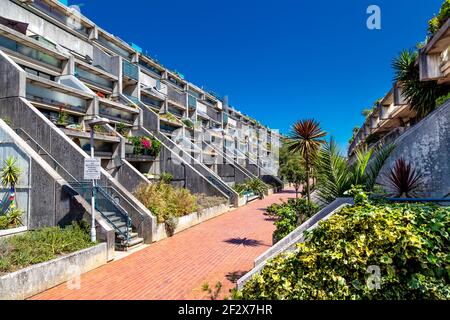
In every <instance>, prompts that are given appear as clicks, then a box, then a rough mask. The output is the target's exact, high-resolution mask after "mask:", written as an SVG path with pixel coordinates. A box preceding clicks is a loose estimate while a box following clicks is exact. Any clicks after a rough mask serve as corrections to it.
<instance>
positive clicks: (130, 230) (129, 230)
mask: <svg viewBox="0 0 450 320" xmlns="http://www.w3.org/2000/svg"><path fill="white" fill-rule="evenodd" d="M119 230H120V232H123V233H125V232H126V231H127V227H125V226H124V227H120V228H119ZM128 232H130V233H131V232H133V229H131V228H128Z"/></svg>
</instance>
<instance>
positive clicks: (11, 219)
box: [0, 208, 23, 230]
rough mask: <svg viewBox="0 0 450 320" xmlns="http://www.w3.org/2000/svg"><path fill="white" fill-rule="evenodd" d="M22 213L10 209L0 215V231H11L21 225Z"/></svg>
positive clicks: (15, 209)
mask: <svg viewBox="0 0 450 320" xmlns="http://www.w3.org/2000/svg"><path fill="white" fill-rule="evenodd" d="M22 215H23V211H21V210H19V209H17V208H10V209H9V210H8V212H7V213H6V214H2V215H1V214H0V230H4V229H13V228H17V227H19V226H21V225H22Z"/></svg>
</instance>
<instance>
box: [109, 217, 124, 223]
mask: <svg viewBox="0 0 450 320" xmlns="http://www.w3.org/2000/svg"><path fill="white" fill-rule="evenodd" d="M108 219H109V221H111V223H114V224H116V222H119V221H122V218H121V217H119V216H113V217H111V218H110V217H108Z"/></svg>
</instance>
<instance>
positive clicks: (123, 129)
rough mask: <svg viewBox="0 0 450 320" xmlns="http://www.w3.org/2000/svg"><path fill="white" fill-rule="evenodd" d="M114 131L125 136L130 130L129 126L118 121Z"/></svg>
mask: <svg viewBox="0 0 450 320" xmlns="http://www.w3.org/2000/svg"><path fill="white" fill-rule="evenodd" d="M116 131H117V132H118V133H119V134H120V135H122V136H124V137H126V136H128V134H129V132H130V128H129V127H127V126H126V125H125V124H124V123H123V122H120V123H118V124H117V125H116Z"/></svg>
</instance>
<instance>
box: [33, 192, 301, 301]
mask: <svg viewBox="0 0 450 320" xmlns="http://www.w3.org/2000/svg"><path fill="white" fill-rule="evenodd" d="M292 197H295V194H294V193H293V192H292V190H286V191H284V192H282V193H277V194H273V195H270V196H268V197H266V198H265V199H263V200H257V201H254V202H252V203H250V204H248V205H246V206H244V207H241V208H238V209H236V210H233V211H230V212H228V213H225V214H223V215H221V216H219V217H217V218H214V219H211V220H209V221H206V222H204V223H202V224H200V225H197V226H195V227H192V228H190V229H187V230H185V231H183V232H180V233H178V234H176V235H175V236H173V237H172V238H169V239H166V240H163V241H160V242H157V243H154V244H151V245H150V246H148V247H147V248H145V249H142V250H140V251H137V252H135V253H133V254H131V255H129V256H127V257H125V258H123V259H120V260H117V261H113V262H111V263H109V264H107V265H104V266H102V267H100V268H98V269H96V270H93V271H90V272H88V273H86V274H84V275H82V277H81V288H80V289H77V290H74V289H72V290H70V289H69V288H68V287H67V285H66V284H62V285H60V286H58V287H55V288H52V289H50V290H48V291H46V292H44V293H41V294H39V295H37V296H35V297H33V299H45V300H46V299H52V300H53V299H57V300H59V299H64V300H67V299H68V300H79V299H82V300H97V299H108V300H110V299H111V300H132V299H133V300H134V299H138V300H169V299H209V296H208V294H207V293H205V292H203V291H202V289H201V288H202V285H203V284H204V283H205V282H207V283H209V285H210V286H211V287H213V286H214V285H215V284H216V283H217V282H218V281H220V282H221V283H222V285H223V289H222V291H221V297H223V296H226V295H228V294H229V290H230V289H231V288H233V287H234V286H235V284H234V282H235V281H236V279H237V278H239V276H240V275H241V274H243V273H245V272H246V271H248V270H250V269H251V268H252V267H253V261H254V259H255V258H256V257H257V256H259V255H260V254H261V253H262V252H264V251H265V250H267V249H268V248H269V247H270V245H271V243H272V232H273V230H274V226H273V221H271V220H270V219H269V218H268V217H267V216H265V215H264V214H263V213H264V208H266V207H267V206H269V205H270V204H272V203H279V202H281V199H284V200H285V199H287V198H292Z"/></svg>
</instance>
